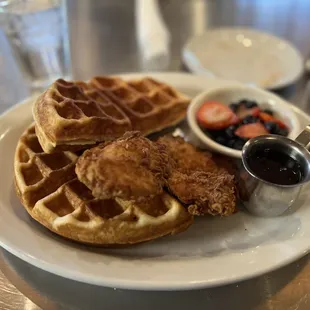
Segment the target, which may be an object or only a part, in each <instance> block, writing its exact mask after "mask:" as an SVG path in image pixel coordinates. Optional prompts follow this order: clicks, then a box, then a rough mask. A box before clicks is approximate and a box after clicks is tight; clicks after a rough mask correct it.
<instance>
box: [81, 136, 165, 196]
mask: <svg viewBox="0 0 310 310" xmlns="http://www.w3.org/2000/svg"><path fill="white" fill-rule="evenodd" d="M165 149H166V148H165V146H163V145H160V144H157V143H153V142H152V141H150V140H148V139H147V138H144V137H142V136H140V134H139V133H138V132H128V133H126V134H125V135H124V136H123V137H122V138H119V139H118V140H115V141H113V142H108V143H105V144H102V145H99V146H97V147H95V148H92V149H90V150H87V151H85V152H84V153H83V155H82V156H80V158H79V159H78V162H77V164H76V174H77V176H78V178H79V180H80V181H81V182H83V183H84V184H85V185H86V186H87V187H88V188H89V189H90V190H91V191H92V194H93V196H94V197H96V198H100V199H109V198H115V197H118V198H123V199H136V200H138V199H139V198H141V199H142V198H143V197H152V196H155V195H158V194H161V193H162V191H163V186H164V185H165V184H166V179H167V177H168V174H169V169H170V164H169V158H168V154H167V152H166V150H165Z"/></svg>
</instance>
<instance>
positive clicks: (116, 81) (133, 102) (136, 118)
mask: <svg viewBox="0 0 310 310" xmlns="http://www.w3.org/2000/svg"><path fill="white" fill-rule="evenodd" d="M89 84H90V87H94V88H95V89H100V90H101V91H102V92H104V94H105V95H106V96H107V97H109V98H110V99H111V100H112V101H113V102H114V103H115V104H117V105H118V106H119V107H120V108H121V109H122V110H123V111H124V112H125V113H126V115H127V116H128V118H129V119H130V120H131V123H132V128H133V130H136V131H140V132H142V133H143V134H144V135H148V134H151V133H154V132H158V131H160V130H163V129H165V128H167V127H171V126H173V125H176V124H177V123H179V122H180V121H181V120H182V119H183V118H184V117H185V114H186V109H187V107H188V104H189V98H187V97H186V96H185V95H183V94H181V93H179V92H177V91H176V90H175V89H174V88H172V87H170V86H168V85H167V84H164V83H162V82H158V81H155V80H154V79H151V78H143V79H140V80H132V81H123V80H121V79H120V78H111V77H95V78H93V79H92V80H90V83H89Z"/></svg>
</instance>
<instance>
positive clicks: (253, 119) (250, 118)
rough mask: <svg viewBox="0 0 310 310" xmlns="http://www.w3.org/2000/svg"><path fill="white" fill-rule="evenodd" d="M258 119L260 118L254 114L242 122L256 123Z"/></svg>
mask: <svg viewBox="0 0 310 310" xmlns="http://www.w3.org/2000/svg"><path fill="white" fill-rule="evenodd" d="M257 121H258V118H257V117H255V116H253V115H248V116H246V117H245V118H244V119H243V120H242V124H252V123H256V122H257Z"/></svg>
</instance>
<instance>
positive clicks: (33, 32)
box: [0, 0, 71, 90]
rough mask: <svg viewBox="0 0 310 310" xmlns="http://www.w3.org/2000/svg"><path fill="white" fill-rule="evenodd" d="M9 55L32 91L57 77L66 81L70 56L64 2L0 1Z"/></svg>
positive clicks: (43, 86)
mask: <svg viewBox="0 0 310 310" xmlns="http://www.w3.org/2000/svg"><path fill="white" fill-rule="evenodd" d="M0 11H1V15H2V16H1V17H2V21H3V22H2V23H3V26H4V28H5V32H6V34H7V37H8V39H9V42H10V44H11V47H12V52H13V53H14V56H15V58H16V61H17V63H18V64H19V66H20V68H21V71H22V72H23V74H24V75H25V78H26V79H27V81H28V82H29V84H30V87H31V88H32V90H42V89H44V88H46V87H47V86H48V85H50V84H51V83H52V82H53V81H54V80H55V79H57V78H59V77H63V78H70V71H71V70H70V52H69V40H68V31H67V22H66V12H65V5H64V1H61V0H11V1H0Z"/></svg>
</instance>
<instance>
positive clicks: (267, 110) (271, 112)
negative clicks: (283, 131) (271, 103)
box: [263, 109, 273, 116]
mask: <svg viewBox="0 0 310 310" xmlns="http://www.w3.org/2000/svg"><path fill="white" fill-rule="evenodd" d="M263 112H264V113H267V114H269V115H271V116H272V115H273V111H272V110H270V109H265V110H263Z"/></svg>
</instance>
